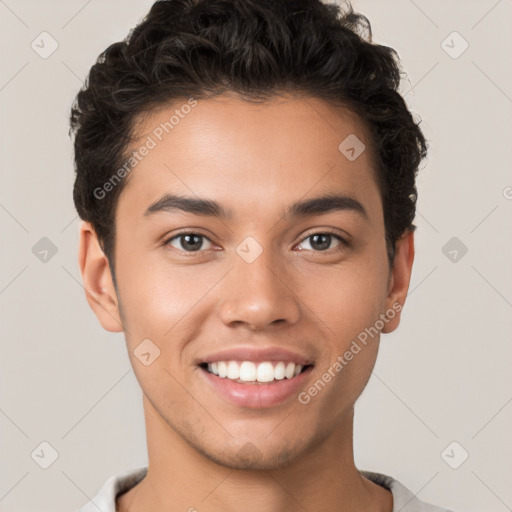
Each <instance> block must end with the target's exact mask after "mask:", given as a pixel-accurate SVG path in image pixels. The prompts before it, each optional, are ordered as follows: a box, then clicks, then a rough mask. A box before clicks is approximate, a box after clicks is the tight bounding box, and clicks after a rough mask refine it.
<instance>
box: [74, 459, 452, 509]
mask: <svg viewBox="0 0 512 512" xmlns="http://www.w3.org/2000/svg"><path fill="white" fill-rule="evenodd" d="M147 470H148V468H147V466H144V467H139V468H136V469H129V470H128V471H124V472H123V473H118V474H117V475H114V476H111V477H110V478H109V479H108V480H107V481H106V482H105V484H104V485H103V487H102V488H101V489H100V491H99V492H98V494H97V495H96V497H95V498H94V499H93V500H92V501H90V502H89V503H87V504H85V505H84V506H83V507H82V508H80V509H79V510H77V511H76V512H98V511H101V512H116V497H117V496H118V495H119V494H123V493H124V492H127V491H129V490H130V489H131V488H132V487H134V486H135V485H137V484H138V483H139V482H140V481H141V480H142V479H143V478H144V477H145V476H146V473H147ZM360 473H361V474H362V475H363V476H364V477H366V478H368V480H371V481H372V482H374V483H376V484H378V485H380V486H382V487H384V488H386V489H388V490H390V491H391V493H392V494H393V511H392V512H452V511H451V510H448V509H446V508H441V507H436V506H434V505H430V504H429V503H425V502H424V501H421V500H419V499H418V498H417V497H416V496H415V495H414V494H413V493H412V492H411V491H409V489H407V488H406V487H405V486H404V485H402V484H401V483H400V482H399V481H398V480H395V479H394V478H393V477H391V476H387V475H383V474H382V473H373V472H371V471H360Z"/></svg>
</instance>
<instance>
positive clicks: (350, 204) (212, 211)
mask: <svg viewBox="0 0 512 512" xmlns="http://www.w3.org/2000/svg"><path fill="white" fill-rule="evenodd" d="M177 210H179V211H183V212H186V213H192V214H195V215H204V216H208V217H218V218H221V219H231V218H232V217H233V215H232V213H231V211H230V210H227V209H225V208H224V207H223V206H222V205H220V204H219V203H217V202H216V201H212V200H210V199H202V198H197V197H187V196H180V195H177V194H164V195H163V196H162V197H161V198H160V199H158V200H157V201H155V202H154V203H152V204H151V205H150V206H149V207H148V208H147V209H146V210H145V212H144V217H149V216H150V215H152V214H154V213H159V212H167V213H173V212H175V211H177ZM332 211H351V212H355V213H357V214H359V215H361V216H362V217H363V218H364V219H368V214H367V212H366V210H365V208H364V206H363V205H362V204H361V203H360V202H359V201H358V200H357V199H355V198H353V197H350V196H347V195H345V194H326V195H322V196H319V197H314V198H312V199H307V200H304V201H297V202H295V203H293V204H292V205H291V206H290V207H289V208H288V210H287V211H286V213H285V215H284V218H285V219H288V218H290V217H307V216H313V215H322V214H326V213H329V212H332Z"/></svg>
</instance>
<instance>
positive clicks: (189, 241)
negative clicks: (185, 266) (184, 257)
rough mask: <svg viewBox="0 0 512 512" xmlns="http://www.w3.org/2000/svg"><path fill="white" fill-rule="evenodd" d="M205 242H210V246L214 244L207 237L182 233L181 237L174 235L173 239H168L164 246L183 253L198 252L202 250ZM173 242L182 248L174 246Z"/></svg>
mask: <svg viewBox="0 0 512 512" xmlns="http://www.w3.org/2000/svg"><path fill="white" fill-rule="evenodd" d="M204 240H208V242H209V243H210V244H211V243H212V242H211V240H210V239H209V238H208V237H206V236H205V235H200V234H199V233H192V232H187V233H180V234H179V235H174V236H172V237H171V238H168V239H167V240H166V241H165V242H164V245H165V246H167V245H170V246H171V247H174V248H176V249H178V250H180V251H183V252H198V251H200V250H201V247H202V245H203V241H204ZM173 242H174V243H176V244H177V245H179V246H181V247H176V246H175V245H173Z"/></svg>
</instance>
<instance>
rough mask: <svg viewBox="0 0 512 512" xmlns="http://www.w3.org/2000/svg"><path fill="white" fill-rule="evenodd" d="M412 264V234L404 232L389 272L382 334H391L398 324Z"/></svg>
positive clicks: (397, 244) (397, 245)
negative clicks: (384, 322)
mask: <svg viewBox="0 0 512 512" xmlns="http://www.w3.org/2000/svg"><path fill="white" fill-rule="evenodd" d="M413 262H414V232H413V231H410V230H408V231H406V232H405V233H404V234H403V235H402V237H401V238H400V240H398V242H397V243H396V249H395V258H394V260H393V267H392V270H391V278H390V285H389V290H388V296H387V299H386V312H385V314H386V316H387V318H388V322H387V323H386V324H385V326H384V328H383V329H382V332H383V333H389V332H393V331H394V330H395V329H396V328H397V327H398V325H399V324H400V315H401V311H402V308H403V306H404V304H405V299H406V297H407V292H408V290H409V283H410V281H411V273H412V264H413Z"/></svg>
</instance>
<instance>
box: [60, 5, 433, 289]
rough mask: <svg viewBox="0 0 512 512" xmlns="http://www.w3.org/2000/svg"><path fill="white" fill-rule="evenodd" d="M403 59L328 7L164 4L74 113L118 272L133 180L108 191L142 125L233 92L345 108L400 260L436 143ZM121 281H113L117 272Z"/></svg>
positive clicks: (344, 11)
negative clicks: (118, 223)
mask: <svg viewBox="0 0 512 512" xmlns="http://www.w3.org/2000/svg"><path fill="white" fill-rule="evenodd" d="M400 75H401V70H400V60H399V57H398V54H397V52H396V51H395V50H394V49H392V48H390V47H387V46H383V45H378V44H375V43H373V42H372V33H371V26H370V22H369V21H368V19H367V18H366V17H365V16H364V15H362V14H357V13H354V11H353V8H352V6H351V5H350V3H348V4H345V7H341V6H339V5H337V4H325V3H322V2H321V1H320V0H279V1H276V0H160V1H157V2H155V3H154V4H153V6H152V7H151V9H150V11H149V13H148V14H147V16H146V17H145V18H144V19H143V20H142V21H141V23H139V24H138V25H137V26H136V27H135V28H134V29H132V30H131V31H130V33H129V34H128V36H127V37H126V38H125V39H124V40H123V41H120V42H116V43H114V44H112V45H110V46H109V47H108V48H107V49H106V50H105V51H103V52H102V53H101V54H100V55H99V57H98V59H97V62H96V63H95V64H94V65H93V66H92V68H91V70H90V73H89V76H88V77H87V80H86V82H85V84H84V86H83V88H82V89H81V90H80V92H79V93H78V95H77V97H76V99H75V101H74V103H73V106H72V109H71V117H70V126H71V129H70V133H71V132H73V134H74V136H75V137H74V150H75V171H76V180H75V184H74V190H73V199H74V202H75V206H76V208H77V210H78V214H79V215H80V218H81V219H83V220H86V221H89V222H91V224H92V226H93V228H94V229H95V231H96V234H97V236H98V239H99V241H100V244H101V246H102V249H103V251H104V253H105V255H106V256H107V258H108V260H109V264H110V266H111V269H112V271H113V273H114V247H115V222H114V220H115V208H116V204H117V201H118V198H119V195H120V193H121V192H122V190H123V182H124V180H123V182H121V183H120V184H119V185H118V186H116V187H113V189H112V191H110V192H109V193H108V194H106V195H105V197H101V198H98V197H97V194H95V192H94V191H95V190H97V189H98V187H101V186H102V185H103V184H104V183H105V182H106V181H107V180H108V179H109V178H110V177H111V176H112V175H113V174H114V172H115V170H116V169H118V168H119V166H120V165H122V163H123V162H126V161H127V160H128V159H129V156H130V155H129V149H130V143H131V142H133V137H134V128H135V127H134V124H135V123H134V121H135V120H136V118H137V117H138V116H140V115H141V114H145V113H149V112H151V110H152V109H154V108H155V107H159V106H163V105H164V104H166V103H169V102H172V101H175V100H177V99H183V98H187V97H189V98H190V97H194V98H198V99H200V98H208V97H211V96H214V95H217V94H221V93H222V92H225V91H230V92H234V93H236V94H238V95H240V97H242V98H243V99H245V100H246V101H264V100H265V99H270V98H272V97H274V96H276V95H279V94H280V93H283V92H289V91H294V92H299V93H303V94H305V95H308V96H310V97H316V98H320V99H323V100H325V101H327V102H329V103H330V104H332V105H340V104H341V105H344V106H346V107H348V108H350V109H351V110H352V111H353V112H354V113H356V114H357V115H358V116H359V117H360V118H361V119H362V120H363V121H364V123H365V124H366V126H367V127H368V128H369V133H370V137H371V146H372V153H373V154H374V155H376V166H377V169H376V172H377V181H378V185H379V188H380V192H381V195H382V201H383V209H384V212H383V214H384V223H385V231H386V245H387V250H388V256H389V261H390V263H391V262H392V261H393V258H394V253H395V244H396V242H397V240H398V239H399V238H400V237H401V235H402V234H403V233H404V232H405V231H407V230H413V229H414V225H413V219H414V216H415V210H416V197H417V192H416V185H415V179H416V174H417V171H418V167H419V164H420V162H421V160H422V158H424V157H425V156H426V154H427V143H426V141H425V138H424V136H423V134H422V132H421V130H420V127H419V123H415V121H414V120H413V117H412V115H411V113H410V112H409V110H408V108H407V106H406V104H405V102H404V99H403V98H402V96H401V95H400V94H399V93H398V87H399V85H400V78H401V76H400ZM114 283H115V274H114Z"/></svg>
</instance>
